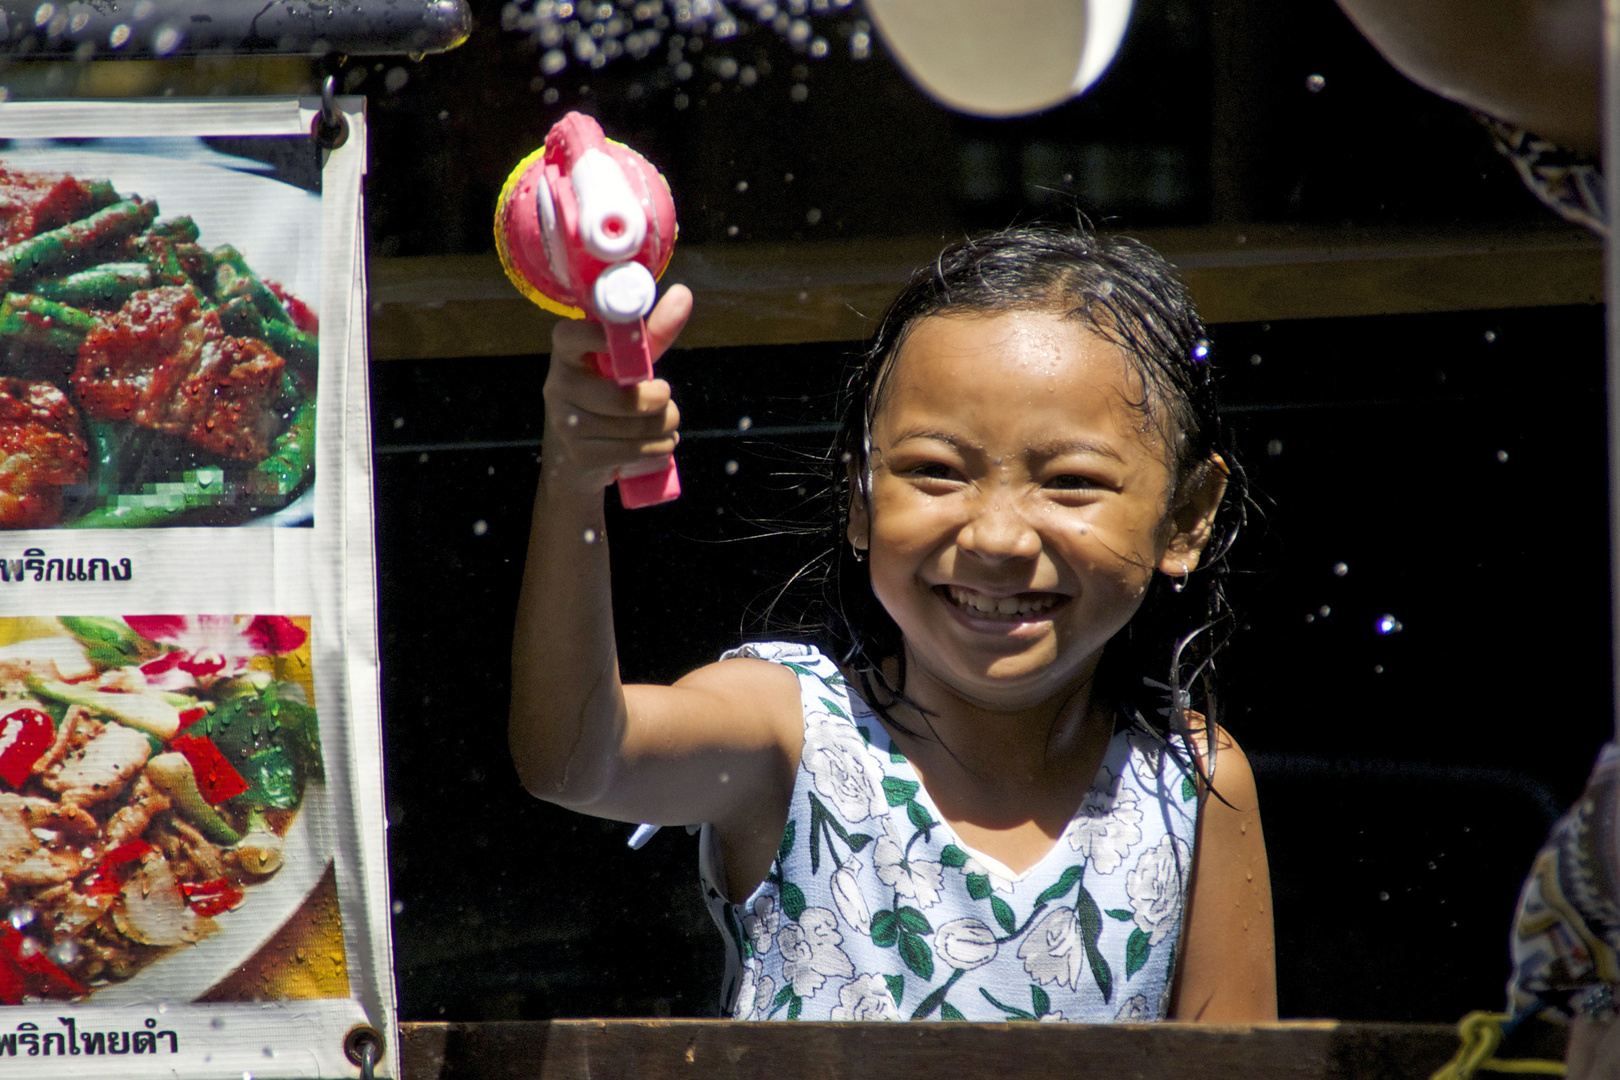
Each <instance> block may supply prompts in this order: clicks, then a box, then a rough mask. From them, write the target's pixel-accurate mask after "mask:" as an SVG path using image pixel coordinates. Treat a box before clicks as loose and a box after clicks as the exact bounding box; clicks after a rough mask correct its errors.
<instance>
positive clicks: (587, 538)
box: [585, 529, 596, 544]
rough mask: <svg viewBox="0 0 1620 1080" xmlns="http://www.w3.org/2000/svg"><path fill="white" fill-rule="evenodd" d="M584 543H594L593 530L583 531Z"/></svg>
mask: <svg viewBox="0 0 1620 1080" xmlns="http://www.w3.org/2000/svg"><path fill="white" fill-rule="evenodd" d="M585 542H586V543H587V544H594V543H596V530H595V529H586V530H585Z"/></svg>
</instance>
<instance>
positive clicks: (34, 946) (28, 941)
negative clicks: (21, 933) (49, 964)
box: [17, 937, 42, 960]
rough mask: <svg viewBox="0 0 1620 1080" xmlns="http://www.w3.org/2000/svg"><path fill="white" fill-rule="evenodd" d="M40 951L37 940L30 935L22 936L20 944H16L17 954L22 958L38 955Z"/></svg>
mask: <svg viewBox="0 0 1620 1080" xmlns="http://www.w3.org/2000/svg"><path fill="white" fill-rule="evenodd" d="M41 951H42V950H41V947H40V944H39V942H37V941H35V940H34V939H33V938H31V937H25V938H23V939H22V944H20V945H18V946H17V954H18V955H19V956H21V957H22V958H23V959H24V960H26V959H28V958H29V957H31V956H38V955H39V954H40V952H41Z"/></svg>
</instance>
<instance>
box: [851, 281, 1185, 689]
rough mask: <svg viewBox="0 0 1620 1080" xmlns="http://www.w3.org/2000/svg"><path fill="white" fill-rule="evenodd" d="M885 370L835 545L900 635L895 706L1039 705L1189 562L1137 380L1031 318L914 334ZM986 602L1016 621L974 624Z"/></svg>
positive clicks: (941, 320) (1085, 335) (1107, 354)
mask: <svg viewBox="0 0 1620 1080" xmlns="http://www.w3.org/2000/svg"><path fill="white" fill-rule="evenodd" d="M895 365H896V366H895V369H894V371H893V373H892V375H891V378H890V379H889V382H888V385H887V387H886V388H885V393H884V397H883V400H882V402H881V403H880V408H879V410H878V414H877V417H876V420H875V422H874V425H873V431H872V445H873V453H872V467H871V503H870V505H871V513H870V516H868V514H867V513H866V512H865V507H864V506H863V505H862V504H861V501H860V500H859V499H857V500H855V504H856V505H855V512H854V514H853V515H852V524H851V527H850V540H851V542H852V543H854V544H855V545H856V546H857V547H860V548H868V549H869V551H870V567H871V577H872V588H873V591H874V592H875V593H876V594H877V596H878V598H879V599H880V600H881V601H882V603H883V606H884V608H885V609H886V610H887V611H888V612H889V614H890V615H891V616H892V617H893V618H894V620H895V622H896V623H897V624H898V625H899V626H900V629H901V631H902V632H903V634H904V637H905V647H906V653H907V659H908V673H907V679H908V681H907V691H908V693H909V694H911V695H912V696H913V697H918V695H922V696H923V697H927V696H928V695H932V694H935V693H941V694H945V695H948V696H950V697H955V698H959V699H961V701H962V702H963V703H965V704H969V705H971V706H975V707H978V708H984V709H991V710H998V711H1004V710H1025V709H1030V708H1032V707H1039V706H1042V705H1043V704H1044V705H1046V706H1048V707H1052V706H1054V705H1056V704H1057V703H1060V702H1062V701H1064V700H1065V699H1067V698H1068V697H1069V696H1070V694H1071V692H1072V690H1073V689H1074V688H1075V687H1078V686H1080V685H1083V684H1084V683H1086V682H1088V681H1089V680H1090V678H1091V676H1092V674H1093V673H1094V672H1095V670H1096V667H1097V661H1098V659H1099V657H1100V656H1101V654H1102V650H1103V647H1104V646H1105V645H1106V644H1107V642H1108V639H1109V638H1111V637H1113V636H1114V634H1116V633H1117V632H1118V631H1119V630H1120V629H1122V628H1123V627H1124V626H1125V624H1126V623H1127V622H1129V621H1130V618H1131V616H1132V615H1134V614H1135V613H1136V610H1137V608H1138V607H1139V606H1140V605H1141V601H1142V597H1143V594H1144V593H1145V592H1146V590H1147V586H1148V583H1149V582H1150V580H1151V578H1152V575H1153V572H1154V571H1155V570H1162V571H1163V572H1164V573H1166V574H1170V575H1172V576H1177V577H1179V576H1182V575H1185V574H1186V573H1188V572H1189V571H1190V570H1191V569H1192V568H1193V567H1194V566H1196V565H1197V560H1198V548H1200V547H1201V546H1202V534H1201V533H1200V534H1198V535H1197V536H1193V535H1188V534H1184V533H1178V532H1177V531H1176V529H1175V524H1174V522H1173V520H1172V518H1171V515H1170V513H1169V511H1170V509H1171V507H1170V494H1171V488H1172V485H1173V478H1172V476H1171V471H1170V461H1169V451H1168V450H1167V449H1166V447H1165V445H1164V442H1163V438H1162V436H1161V435H1160V430H1159V427H1158V425H1156V424H1153V423H1151V422H1150V421H1149V420H1148V418H1147V417H1146V416H1145V415H1144V412H1143V410H1142V408H1141V407H1140V406H1139V405H1138V404H1134V403H1136V402H1140V401H1141V399H1142V396H1143V395H1142V389H1141V385H1140V382H1139V380H1138V378H1137V377H1136V376H1135V373H1134V372H1132V371H1131V370H1130V369H1129V368H1128V366H1127V363H1126V360H1125V357H1124V354H1123V352H1122V351H1121V349H1120V348H1119V346H1117V345H1115V344H1113V343H1112V342H1110V341H1108V340H1106V339H1104V338H1103V337H1101V336H1099V335H1097V334H1096V333H1093V332H1092V331H1090V330H1088V329H1086V328H1085V327H1084V325H1083V324H1080V323H1077V322H1075V321H1073V320H1068V319H1064V318H1063V317H1061V316H1060V315H1057V314H1054V313H1049V312H1042V311H1015V312H1008V313H1004V314H997V315H990V316H982V315H981V316H949V317H934V318H929V319H924V320H922V321H921V322H920V323H918V324H917V326H915V327H914V328H913V330H912V332H911V334H910V335H909V336H908V337H907V338H906V341H905V343H904V345H903V347H902V348H901V350H900V353H899V355H898V356H897V358H896V360H895ZM1200 524H1204V525H1206V526H1207V523H1202V522H1201V523H1200ZM998 601H1009V602H1018V603H1020V606H1022V607H1024V608H1032V609H1033V610H1029V611H1027V612H1026V613H1022V614H1020V613H1010V614H1009V613H1004V612H1002V611H996V612H993V613H987V612H984V611H982V610H979V609H982V608H984V607H988V606H994V604H995V602H998ZM1000 606H1002V607H1006V606H1008V605H1007V604H1005V603H1004V604H1001V605H1000ZM913 680H915V681H913ZM919 700H921V699H919ZM942 704H943V703H942Z"/></svg>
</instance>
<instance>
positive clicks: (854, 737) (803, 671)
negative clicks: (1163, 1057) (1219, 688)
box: [701, 643, 1198, 1022]
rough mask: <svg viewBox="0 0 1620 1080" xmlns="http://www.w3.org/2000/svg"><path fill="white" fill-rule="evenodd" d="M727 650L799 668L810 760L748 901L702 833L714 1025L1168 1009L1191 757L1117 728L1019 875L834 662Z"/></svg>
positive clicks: (1073, 1016) (1151, 1013) (1189, 816)
mask: <svg viewBox="0 0 1620 1080" xmlns="http://www.w3.org/2000/svg"><path fill="white" fill-rule="evenodd" d="M727 655H728V656H750V657H757V658H759V659H762V660H769V661H772V662H774V663H778V664H781V665H783V666H784V667H787V668H789V669H791V670H792V671H793V672H794V674H796V675H797V676H798V679H799V689H800V693H801V696H802V699H803V703H804V751H803V753H802V754H801V756H800V760H799V771H798V774H797V776H796V777H795V779H794V784H793V801H792V803H791V804H790V807H789V810H788V820H787V827H786V828H785V829H784V830H783V834H782V844H781V848H780V849H779V850H778V852H777V856H776V859H775V861H773V862H772V864H771V869H770V874H769V876H768V877H767V878H766V879H765V881H764V882H762V883H761V884H760V886H759V887H758V888H757V889H755V890H754V892H753V893H752V895H750V896H748V897H746V898H744V899H743V900H742V901H741V902H740V903H732V902H730V901H729V900H728V899H727V898H726V896H725V884H724V882H725V876H724V873H723V869H722V867H721V865H720V854H719V851H718V845H717V844H716V843H715V840H714V837H713V835H712V830H710V829H709V828H708V827H705V828H704V830H703V838H702V839H703V843H702V853H701V864H702V877H703V885H704V892H705V894H706V896H707V897H708V900H709V910H710V913H711V914H712V915H713V916H714V919H715V921H716V922H717V923H718V924H719V925H720V928H721V932H722V936H723V937H724V938H725V941H726V951H727V963H726V977H725V985H724V989H723V993H722V999H721V1000H722V1004H723V1010H724V1012H725V1014H726V1015H729V1016H732V1017H734V1018H735V1019H738V1020H770V1019H786V1020H906V1019H910V1020H981V1021H1004V1020H1057V1021H1080V1022H1098V1021H1115V1020H1157V1019H1161V1018H1163V1017H1164V1015H1165V1013H1166V1009H1167V1008H1168V1004H1169V998H1170V985H1171V979H1172V976H1173V973H1174V970H1175V956H1176V951H1177V946H1178V943H1179V941H1180V938H1181V928H1182V912H1183V908H1184V905H1183V898H1184V896H1185V893H1186V886H1187V882H1188V880H1189V876H1190V871H1191V866H1192V845H1193V840H1194V835H1195V828H1196V825H1197V817H1198V809H1197V807H1198V801H1197V790H1196V787H1195V785H1194V783H1193V780H1192V776H1191V771H1190V767H1189V766H1188V764H1187V755H1186V753H1185V752H1182V753H1171V752H1168V751H1167V749H1166V747H1165V745H1164V744H1163V742H1162V741H1160V740H1158V739H1156V738H1153V737H1150V736H1146V735H1141V734H1136V733H1132V732H1125V731H1122V732H1119V733H1118V734H1116V735H1115V736H1114V737H1113V740H1112V741H1111V742H1110V743H1109V744H1108V751H1107V753H1106V754H1105V755H1104V757H1103V763H1102V767H1101V768H1100V769H1099V770H1098V772H1097V779H1096V781H1095V783H1094V784H1093V785H1092V789H1091V791H1090V793H1089V794H1087V795H1086V797H1085V799H1084V800H1083V801H1082V802H1081V804H1080V808H1079V810H1078V811H1077V812H1076V814H1075V817H1074V820H1072V821H1070V822H1069V825H1068V827H1067V828H1066V829H1065V830H1064V831H1063V835H1062V836H1060V837H1059V838H1058V840H1057V843H1056V844H1054V845H1053V847H1052V850H1051V851H1050V852H1048V853H1047V854H1046V856H1045V857H1044V858H1043V859H1041V861H1040V862H1038V863H1036V864H1035V865H1034V866H1032V867H1030V868H1029V869H1028V870H1026V871H1024V872H1023V873H1022V874H1015V873H1013V872H1012V871H1011V870H1009V869H1008V868H1007V867H1005V866H1003V865H1002V864H1001V863H999V862H997V861H996V860H995V859H992V858H990V857H989V856H987V855H983V854H980V853H979V852H976V851H974V850H973V849H972V848H971V847H969V846H968V845H967V844H964V843H963V842H962V841H961V840H960V839H959V838H958V837H957V836H956V835H955V833H954V832H953V831H952V829H951V827H950V826H949V825H948V824H946V823H945V822H944V820H943V819H942V817H941V816H940V813H939V810H938V809H937V808H936V807H935V806H934V804H933V801H932V800H931V799H930V798H929V796H928V791H927V790H926V789H925V788H924V787H923V786H922V784H921V782H920V781H919V779H918V777H917V774H916V772H915V771H914V770H913V769H912V767H911V765H910V763H909V762H907V761H906V759H905V758H904V757H903V756H902V755H901V754H900V752H899V751H898V750H897V749H896V748H895V746H894V744H893V743H892V742H891V741H890V739H889V736H888V733H887V732H886V731H885V730H884V728H883V726H882V724H880V723H879V722H878V721H877V719H876V718H875V717H874V716H873V715H872V711H871V709H870V708H868V707H867V705H866V703H865V702H864V701H862V700H861V698H860V696H859V695H858V694H852V693H851V692H850V689H849V687H848V686H846V685H845V682H844V679H843V677H842V676H841V675H840V674H839V671H838V666H837V665H836V664H834V663H833V662H832V661H831V660H830V659H828V658H827V657H826V656H824V655H823V654H822V653H820V652H818V651H817V650H816V649H814V648H812V647H809V646H805V645H796V644H782V643H766V644H757V645H748V646H745V647H743V648H741V649H738V650H735V651H734V652H732V653H728V654H727ZM1172 738H1174V737H1172ZM1176 745H1177V749H1181V744H1180V743H1179V741H1178V742H1177V744H1176Z"/></svg>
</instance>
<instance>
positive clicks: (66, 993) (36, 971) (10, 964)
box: [0, 923, 86, 1005]
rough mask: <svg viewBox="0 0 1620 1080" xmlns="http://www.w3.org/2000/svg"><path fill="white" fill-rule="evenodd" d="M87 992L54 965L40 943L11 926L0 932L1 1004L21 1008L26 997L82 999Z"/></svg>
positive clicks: (71, 977) (6, 926)
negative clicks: (19, 1006)
mask: <svg viewBox="0 0 1620 1080" xmlns="http://www.w3.org/2000/svg"><path fill="white" fill-rule="evenodd" d="M85 993H86V991H85V988H84V987H82V986H80V985H79V983H78V981H77V980H75V979H74V978H73V976H71V975H69V974H68V973H67V972H65V971H63V970H62V969H61V968H59V967H57V966H56V965H55V964H54V963H52V962H51V959H50V957H48V956H46V955H45V949H44V948H43V947H42V946H41V945H40V943H39V942H37V941H35V940H34V939H33V938H31V937H27V936H25V935H23V934H22V933H21V932H19V931H18V930H17V929H16V928H15V927H13V926H11V925H10V924H9V923H8V924H6V925H5V926H4V927H3V928H0V1002H4V1003H5V1004H7V1005H21V1004H22V1001H23V998H24V997H42V998H46V997H48V998H67V997H82V996H83V995H84V994H85Z"/></svg>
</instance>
